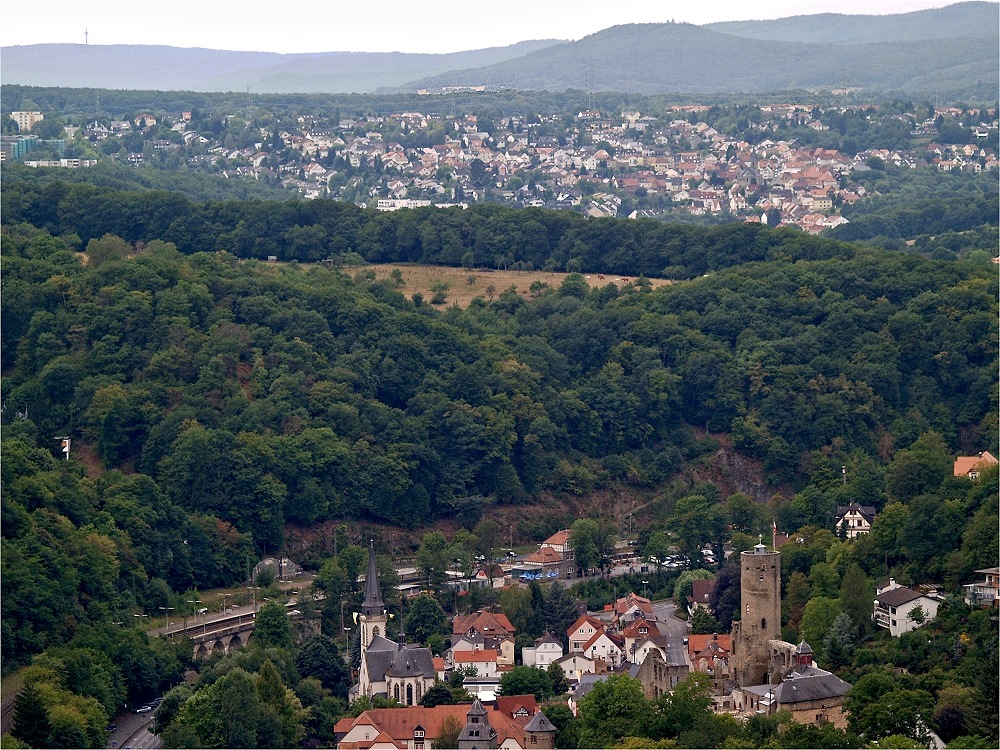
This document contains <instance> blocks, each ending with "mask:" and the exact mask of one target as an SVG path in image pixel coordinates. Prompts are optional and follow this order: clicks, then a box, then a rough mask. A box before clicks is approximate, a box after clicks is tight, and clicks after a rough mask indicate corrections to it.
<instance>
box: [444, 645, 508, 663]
mask: <svg viewBox="0 0 1000 750" xmlns="http://www.w3.org/2000/svg"><path fill="white" fill-rule="evenodd" d="M451 658H452V661H454V662H455V663H456V664H457V663H458V662H463V663H465V662H490V661H496V660H497V652H496V649H493V648H483V649H479V650H476V651H455V652H454V653H453V654H452V655H451Z"/></svg>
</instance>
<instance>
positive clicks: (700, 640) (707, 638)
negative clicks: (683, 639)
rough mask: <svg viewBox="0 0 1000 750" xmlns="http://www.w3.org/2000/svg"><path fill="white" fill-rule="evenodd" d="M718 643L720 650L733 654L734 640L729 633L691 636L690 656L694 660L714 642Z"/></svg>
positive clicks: (689, 641) (689, 640)
mask: <svg viewBox="0 0 1000 750" xmlns="http://www.w3.org/2000/svg"><path fill="white" fill-rule="evenodd" d="M713 640H715V641H717V643H718V644H719V648H721V649H723V650H725V651H728V652H730V653H732V651H733V644H732V639H731V638H730V636H729V634H728V633H724V634H719V635H689V636H688V655H689V656H690V657H691V659H692V660H693V659H694V657H695V656H696V655H697V654H699V653H700V652H701V651H703V650H704V649H705V647H706V646H707V645H708V644H709V643H710V642H712V641H713Z"/></svg>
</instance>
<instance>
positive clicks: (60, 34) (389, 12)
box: [0, 0, 953, 53]
mask: <svg viewBox="0 0 1000 750" xmlns="http://www.w3.org/2000/svg"><path fill="white" fill-rule="evenodd" d="M952 1H953V0H952ZM949 4H951V1H950V0H876V1H875V2H872V0H757V1H756V2H752V1H750V2H748V0H715V1H714V2H681V1H680V0H624V1H623V2H618V3H614V2H611V3H609V2H606V1H604V0H535V2H531V3H529V4H527V5H525V4H524V3H523V2H519V1H518V0H511V2H509V3H503V2H490V3H461V2H458V3H447V4H446V5H445V4H434V3H421V2H415V0H381V2H378V3H376V4H374V5H369V4H368V3H366V2H357V1H355V2H350V1H349V0H348V1H347V2H345V1H343V0H341V1H340V2H338V1H336V0H335V1H334V2H320V3H292V4H290V5H285V4H284V3H282V2H273V0H272V1H271V2H261V0H251V2H243V3H234V2H231V0H202V1H201V2H196V3H160V4H144V3H138V4H136V3H125V4H122V3H86V2H80V1H79V0H50V2H47V3H46V4H45V13H43V14H36V13H29V12H26V11H25V8H23V7H21V6H17V7H16V8H12V9H11V12H10V13H7V14H5V17H4V22H3V24H2V25H0V46H3V47H7V46H13V45H26V44H45V43H61V44H84V43H88V44H97V45H107V44H163V45H169V46H172V47H206V48H209V49H224V50H244V51H256V52H281V53H292V52H425V53H444V52H459V51H462V50H475V49H485V48H488V47H502V46H507V45H509V44H515V43H517V42H520V41H526V40H529V39H564V40H576V39H581V38H582V37H584V36H587V35H588V34H593V33H595V32H597V31H601V30H603V29H607V28H610V27H611V26H616V25H619V24H625V23H665V22H668V21H677V22H686V23H693V24H698V25H701V24H706V23H713V22H716V21H743V20H749V19H769V18H784V17H787V16H797V15H812V14H815V13H848V14H879V15H882V14H889V13H906V12H909V11H914V10H923V9H925V8H939V7H943V6H945V5H949ZM85 32H86V33H85Z"/></svg>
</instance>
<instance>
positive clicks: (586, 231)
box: [3, 180, 854, 279]
mask: <svg viewBox="0 0 1000 750" xmlns="http://www.w3.org/2000/svg"><path fill="white" fill-rule="evenodd" d="M3 222H4V223H5V224H8V225H10V224H16V223H19V222H27V223H29V224H32V225H34V226H37V227H41V228H44V229H46V230H47V231H49V232H51V233H53V234H57V235H74V236H75V237H76V238H78V239H77V240H76V241H78V242H80V243H82V244H83V245H86V243H87V242H89V241H90V240H92V239H97V238H100V237H102V236H104V235H105V234H113V235H116V236H118V237H121V238H122V239H124V240H125V241H127V242H129V243H132V244H134V243H136V242H150V241H152V240H165V241H167V242H171V243H173V244H174V245H175V246H176V247H177V249H178V250H179V251H181V252H182V253H194V252H198V251H205V250H207V251H215V250H225V251H227V252H230V253H232V254H233V255H236V256H238V257H240V258H257V259H260V260H263V259H265V258H267V257H269V256H275V257H276V258H277V259H278V260H283V261H287V260H297V261H303V262H311V261H319V260H323V259H326V258H333V259H334V260H336V261H338V262H339V261H341V260H343V259H344V258H345V257H348V254H360V255H361V257H362V258H363V259H365V260H367V261H369V262H373V263H404V262H420V263H432V264H440V265H451V266H468V267H490V268H497V267H503V268H509V267H512V266H513V267H518V268H521V267H524V268H535V269H542V268H552V269H560V270H561V269H567V270H571V271H573V270H576V271H584V272H590V271H594V272H603V271H606V272H609V273H616V274H622V275H629V276H637V275H639V274H644V275H646V276H670V277H671V278H678V279H680V278H692V277H694V276H700V275H702V274H705V273H708V272H710V271H716V270H719V269H721V268H727V267H729V266H734V265H738V264H741V263H746V262H749V261H762V260H774V259H785V260H793V261H794V260H815V259H819V258H830V257H836V256H845V257H847V256H850V255H851V254H852V253H853V252H854V250H853V248H851V247H850V246H849V245H845V244H842V243H837V242H832V241H829V240H820V239H818V238H816V237H812V236H810V235H807V234H804V233H802V232H800V231H798V230H794V229H786V230H779V231H768V230H767V229H766V227H762V226H761V225H760V224H726V225H721V226H714V227H706V226H696V225H688V224H666V223H664V222H660V221H655V220H652V219H641V220H637V221H629V220H624V219H621V220H619V219H589V220H588V219H585V218H583V217H582V216H581V215H579V214H575V213H571V212H565V211H550V210H544V209H537V208H530V209H518V208H513V207H509V206H502V205H498V204H489V203H481V204H475V205H472V206H471V207H469V208H468V209H464V210H463V209H459V208H452V209H438V208H432V207H427V208H421V209H416V210H409V211H400V212H379V211H375V210H372V209H362V208H358V207H357V206H355V205H354V204H351V203H344V202H338V201H306V200H283V201H262V200H249V201H204V202H203V201H193V200H190V199H188V198H187V197H185V196H183V195H182V194H180V193H172V192H171V193H168V192H162V191H155V190H150V191H119V190H113V189H108V188H99V187H94V186H90V185H86V184H68V183H62V182H55V183H48V184H34V183H27V182H25V183H19V182H12V181H10V180H8V181H7V182H6V183H5V185H4V192H3ZM665 269H667V270H666V272H665Z"/></svg>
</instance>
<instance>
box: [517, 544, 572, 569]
mask: <svg viewBox="0 0 1000 750" xmlns="http://www.w3.org/2000/svg"><path fill="white" fill-rule="evenodd" d="M562 559H563V556H562V554H561V553H559V552H556V551H555V549H553V548H552V547H549V546H548V545H546V546H544V547H540V548H539V549H537V550H536V551H534V552H532V553H531V554H530V555H528V556H527V557H525V558H524V561H525V562H532V563H541V564H542V565H552V564H554V563H559V562H562Z"/></svg>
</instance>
